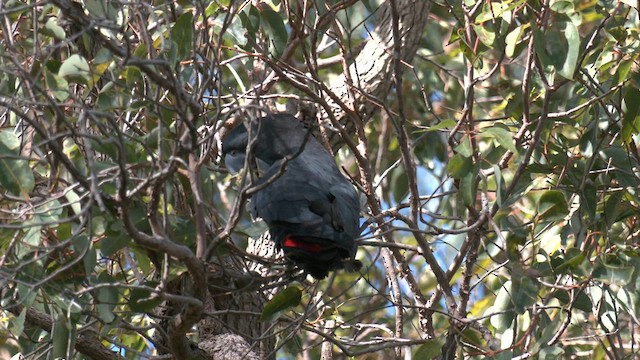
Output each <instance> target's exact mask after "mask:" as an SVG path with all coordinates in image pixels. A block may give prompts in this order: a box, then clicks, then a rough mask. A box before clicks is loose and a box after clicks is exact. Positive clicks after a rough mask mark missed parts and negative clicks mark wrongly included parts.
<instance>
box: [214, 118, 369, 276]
mask: <svg viewBox="0 0 640 360" xmlns="http://www.w3.org/2000/svg"><path fill="white" fill-rule="evenodd" d="M249 136H251V139H252V143H253V148H252V150H251V154H252V157H253V158H254V159H255V163H253V162H252V164H255V165H256V166H257V168H258V169H259V174H260V175H259V178H258V179H257V180H256V179H254V183H253V185H255V186H261V185H264V184H265V183H269V182H270V183H269V184H268V185H266V186H265V187H264V188H262V189H261V190H259V191H257V192H256V193H255V194H253V196H252V197H251V203H250V208H251V213H252V215H253V217H254V218H262V219H263V220H264V221H265V222H266V223H267V226H268V227H269V231H270V233H271V239H272V240H273V241H274V242H275V243H276V246H277V248H278V249H282V250H283V251H284V254H285V256H286V257H287V258H288V259H290V260H292V261H293V262H295V263H296V264H298V265H299V266H300V267H301V268H302V269H304V270H305V271H306V272H307V273H309V274H310V275H311V276H313V277H314V278H316V279H323V278H325V277H326V276H327V274H328V272H329V271H332V270H337V269H343V268H347V269H349V270H357V269H359V268H360V266H361V265H362V264H361V263H360V262H359V261H357V260H354V257H355V254H356V244H355V242H354V239H355V238H356V237H357V236H358V235H359V218H360V216H359V213H360V204H359V201H358V194H357V193H356V191H355V189H354V188H353V186H352V185H351V184H350V183H349V181H347V179H345V177H344V176H343V175H342V174H341V173H340V170H339V169H338V166H337V165H336V163H335V159H334V158H333V156H332V155H331V154H330V153H329V152H328V151H327V150H326V149H325V148H324V147H322V145H320V143H319V142H318V141H317V140H316V138H315V137H313V136H312V135H311V134H310V133H309V129H307V128H306V127H305V126H304V125H303V124H302V123H301V122H300V121H299V120H298V119H297V118H295V117H293V116H291V115H288V114H275V115H270V116H266V117H263V118H260V119H257V120H256V121H254V122H252V123H251V130H250V131H248V130H247V128H246V127H245V126H244V125H240V126H237V127H236V128H234V129H233V130H232V131H231V132H229V133H228V134H227V136H226V137H225V139H224V140H223V142H222V152H223V154H224V157H225V163H226V165H227V168H229V170H230V171H232V172H238V171H239V170H240V169H241V168H242V167H243V166H244V162H245V158H246V150H247V142H248V141H249ZM250 160H252V159H250ZM285 161H286V166H285V168H284V172H282V170H281V167H282V166H281V165H282V163H283V162H285ZM279 174H280V175H279ZM278 175H279V176H278ZM274 177H276V178H275V180H270V179H272V178H274Z"/></svg>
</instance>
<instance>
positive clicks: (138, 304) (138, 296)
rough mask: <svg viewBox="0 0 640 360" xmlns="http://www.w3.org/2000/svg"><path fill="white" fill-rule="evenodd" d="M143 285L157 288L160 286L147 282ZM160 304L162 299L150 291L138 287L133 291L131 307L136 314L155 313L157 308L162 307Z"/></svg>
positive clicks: (154, 282)
mask: <svg viewBox="0 0 640 360" xmlns="http://www.w3.org/2000/svg"><path fill="white" fill-rule="evenodd" d="M143 285H145V286H146V287H150V288H155V287H156V286H157V285H158V282H156V281H149V282H145V283H144V284H143ZM160 303H162V298H161V297H160V296H157V295H156V294H154V293H153V292H152V291H150V290H148V289H144V288H138V287H136V288H133V289H132V290H131V297H130V298H129V306H130V307H131V310H133V311H135V312H143V313H149V312H151V311H153V309H155V308H156V306H158V305H160Z"/></svg>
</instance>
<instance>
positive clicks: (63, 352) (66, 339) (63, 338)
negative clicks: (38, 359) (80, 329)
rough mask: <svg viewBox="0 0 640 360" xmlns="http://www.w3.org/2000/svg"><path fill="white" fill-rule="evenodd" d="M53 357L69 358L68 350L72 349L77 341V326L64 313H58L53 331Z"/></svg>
mask: <svg viewBox="0 0 640 360" xmlns="http://www.w3.org/2000/svg"><path fill="white" fill-rule="evenodd" d="M51 339H52V340H53V341H52V345H51V353H50V354H49V356H51V359H67V358H68V357H67V352H68V351H72V349H73V346H74V343H75V327H73V326H72V325H71V324H70V322H69V321H68V319H67V318H66V317H65V316H64V315H58V316H57V319H56V321H55V322H54V323H53V329H52V332H51Z"/></svg>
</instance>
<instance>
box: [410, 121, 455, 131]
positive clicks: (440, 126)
mask: <svg viewBox="0 0 640 360" xmlns="http://www.w3.org/2000/svg"><path fill="white" fill-rule="evenodd" d="M456 123H457V122H456V121H455V120H454V119H447V120H442V121H440V122H439V123H437V124H435V125H433V126H418V127H419V128H420V129H421V130H422V131H426V132H429V131H437V130H442V129H448V128H452V127H454V126H455V125H456Z"/></svg>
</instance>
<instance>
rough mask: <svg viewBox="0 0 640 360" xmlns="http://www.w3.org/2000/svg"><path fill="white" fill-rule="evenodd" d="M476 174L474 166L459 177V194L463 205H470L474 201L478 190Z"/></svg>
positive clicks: (476, 170)
mask: <svg viewBox="0 0 640 360" xmlns="http://www.w3.org/2000/svg"><path fill="white" fill-rule="evenodd" d="M477 175H478V169H477V167H475V166H474V167H472V169H471V171H469V172H467V173H466V174H464V175H463V176H462V178H461V179H460V196H461V197H462V201H463V202H464V204H465V205H468V206H471V205H473V204H474V203H475V200H476V195H477V190H478V186H477V184H478V182H477V181H476V180H477Z"/></svg>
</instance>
